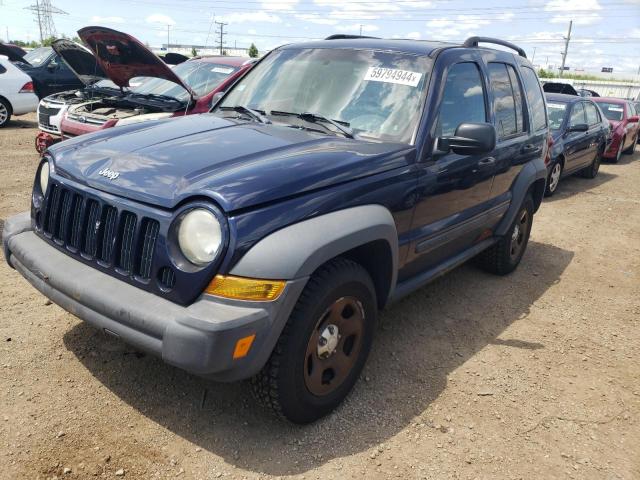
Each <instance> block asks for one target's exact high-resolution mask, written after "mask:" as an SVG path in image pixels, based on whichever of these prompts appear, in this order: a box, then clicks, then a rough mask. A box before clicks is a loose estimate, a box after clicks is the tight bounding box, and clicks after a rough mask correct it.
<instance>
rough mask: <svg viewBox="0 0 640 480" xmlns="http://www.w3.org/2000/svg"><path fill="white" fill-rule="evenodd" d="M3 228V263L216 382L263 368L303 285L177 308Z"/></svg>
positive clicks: (78, 311) (73, 308)
mask: <svg viewBox="0 0 640 480" xmlns="http://www.w3.org/2000/svg"><path fill="white" fill-rule="evenodd" d="M14 219H15V221H18V219H17V218H15V217H14V218H12V219H9V220H8V221H7V223H13V222H14ZM10 227H11V226H10ZM4 233H5V235H3V237H4V249H5V252H7V253H8V255H7V259H8V261H9V263H10V265H12V266H13V267H14V268H15V269H16V270H18V271H19V272H20V273H21V274H22V275H23V276H24V277H25V278H26V279H27V280H28V281H29V282H30V283H31V284H32V285H33V286H34V287H36V288H37V289H38V290H39V291H40V292H42V293H43V294H44V295H46V296H47V297H49V298H50V299H51V300H52V301H54V302H55V303H57V304H58V305H60V306H61V307H63V308H64V309H65V310H67V311H69V312H71V313H72V314H74V315H76V316H78V317H79V318H81V319H83V320H85V321H87V322H88V323H91V324H92V325H94V326H96V327H98V328H100V329H107V330H109V331H110V332H113V333H115V334H116V335H118V336H120V337H121V338H122V339H123V340H125V341H126V342H128V343H130V344H132V345H134V346H136V347H138V348H140V349H142V350H145V351H148V352H150V353H153V354H155V355H158V356H161V357H162V359H163V360H164V361H166V362H167V363H170V364H172V365H175V366H178V367H180V368H183V369H185V370H188V371H190V372H193V373H196V374H199V375H202V376H206V377H210V378H215V379H220V380H236V379H239V378H245V377H247V376H250V375H252V374H254V373H256V372H257V371H258V370H259V369H260V368H261V367H262V365H263V364H264V362H265V361H266V360H267V358H268V356H269V354H270V352H271V349H272V348H273V345H275V341H276V340H277V337H278V336H279V334H280V331H281V330H282V328H283V327H284V324H285V323H286V319H287V318H288V316H289V313H290V312H291V309H292V308H293V305H294V304H295V302H296V300H297V298H298V296H299V294H300V292H301V290H302V288H303V287H304V285H305V283H306V278H305V279H300V280H295V281H292V282H289V283H288V284H287V287H286V288H285V291H284V292H283V294H282V295H281V296H280V298H279V299H278V300H276V301H273V302H239V301H230V300H225V299H218V298H215V297H210V296H202V297H201V298H200V299H199V300H197V301H196V302H194V303H193V304H192V305H190V306H188V307H183V306H181V305H177V304H175V303H173V302H170V301H168V300H165V299H163V298H161V297H158V296H157V295H154V294H152V293H149V292H146V291H144V290H141V289H139V288H136V287H134V286H132V285H129V284H127V283H125V282H122V281H120V280H118V279H117V278H114V277H112V276H110V275H107V274H105V273H103V272H101V271H99V270H96V269H93V268H91V267H89V266H87V265H85V264H83V263H81V262H78V261H76V260H75V259H73V258H71V257H70V256H68V255H65V254H64V253H62V252H60V251H59V250H57V249H55V248H54V247H52V246H51V245H49V244H48V243H47V242H46V241H44V240H43V239H41V238H40V237H38V236H37V235H36V234H35V233H34V232H33V231H22V232H20V233H16V232H13V233H12V234H11V235H7V232H6V231H5V232H4ZM253 333H255V334H256V339H255V341H254V344H253V347H252V349H251V351H250V354H249V355H248V356H247V357H246V358H244V359H241V360H235V361H234V360H233V358H232V357H233V349H234V347H235V343H236V341H237V340H238V339H239V338H241V337H243V336H246V335H250V334H253Z"/></svg>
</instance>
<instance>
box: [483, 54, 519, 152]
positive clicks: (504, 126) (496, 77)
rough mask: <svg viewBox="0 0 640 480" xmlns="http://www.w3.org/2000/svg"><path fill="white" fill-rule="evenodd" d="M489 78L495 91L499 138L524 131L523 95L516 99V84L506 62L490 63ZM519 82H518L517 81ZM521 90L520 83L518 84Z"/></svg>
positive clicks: (494, 101) (494, 98)
mask: <svg viewBox="0 0 640 480" xmlns="http://www.w3.org/2000/svg"><path fill="white" fill-rule="evenodd" d="M489 79H490V80H491V90H492V91H493V110H494V112H495V116H496V130H497V131H498V138H499V139H501V140H502V139H505V138H509V137H511V136H514V135H517V134H518V133H520V132H522V131H523V125H522V119H523V118H522V97H521V95H520V96H519V97H518V98H519V99H520V102H518V100H517V99H516V93H514V86H513V85H512V83H511V78H510V76H509V72H508V70H507V65H506V64H504V63H489ZM516 83H517V82H516ZM517 88H518V90H519V88H520V87H519V85H517Z"/></svg>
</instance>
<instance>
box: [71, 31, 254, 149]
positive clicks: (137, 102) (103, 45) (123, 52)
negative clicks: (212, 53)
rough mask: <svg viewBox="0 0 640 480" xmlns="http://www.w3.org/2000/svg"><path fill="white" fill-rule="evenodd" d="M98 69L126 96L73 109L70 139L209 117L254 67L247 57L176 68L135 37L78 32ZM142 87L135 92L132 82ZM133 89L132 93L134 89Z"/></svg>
mask: <svg viewBox="0 0 640 480" xmlns="http://www.w3.org/2000/svg"><path fill="white" fill-rule="evenodd" d="M78 35H79V36H80V38H81V39H82V41H83V42H84V43H85V44H86V45H87V46H88V47H89V48H90V49H91V51H92V52H93V54H94V55H95V58H96V60H97V63H98V65H99V66H100V67H101V69H102V70H103V71H104V72H105V74H106V75H107V76H108V77H109V78H110V79H111V81H113V83H114V84H115V85H117V86H118V87H119V88H122V89H124V88H129V91H128V92H127V94H126V95H124V96H118V97H106V98H102V99H99V100H95V101H87V102H83V103H80V104H77V105H73V106H72V107H70V108H69V109H68V110H67V112H66V114H65V115H64V117H63V119H62V122H61V126H60V128H61V133H62V136H63V137H64V138H70V137H75V136H78V135H82V134H85V133H90V132H94V131H96V130H102V129H105V128H110V127H113V126H122V125H127V124H131V123H138V122H143V121H148V120H158V119H161V118H169V117H176V116H181V115H187V114H192V113H203V112H207V111H208V110H209V109H210V108H211V105H212V99H213V97H214V95H215V94H216V93H218V92H221V91H224V90H225V89H226V88H227V87H228V86H229V85H231V84H232V83H233V82H235V80H236V79H237V78H239V77H240V76H242V75H243V74H244V73H245V72H246V71H247V70H248V69H249V68H250V67H251V65H252V64H253V61H252V60H251V59H247V58H242V57H227V56H219V57H195V58H192V59H190V60H188V61H185V62H182V63H180V64H178V65H176V66H175V67H173V68H170V67H169V66H168V65H167V64H166V63H165V62H164V61H162V60H161V59H160V58H159V57H158V56H157V55H155V54H154V53H152V52H151V51H150V50H149V49H148V48H147V47H146V46H145V45H143V44H142V43H141V42H140V41H138V40H137V39H135V38H133V37H132V36H130V35H128V34H126V33H123V32H119V31H116V30H112V29H108V28H104V27H86V28H83V29H81V30H79V31H78ZM141 80H144V81H143V82H142V83H141V84H140V85H138V86H135V87H132V82H135V81H137V82H138V83H140V81H141ZM130 87H132V88H130Z"/></svg>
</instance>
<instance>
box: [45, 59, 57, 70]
mask: <svg viewBox="0 0 640 480" xmlns="http://www.w3.org/2000/svg"><path fill="white" fill-rule="evenodd" d="M57 69H58V62H56V61H55V60H51V61H50V62H49V64H48V65H47V70H49V71H50V72H53V71H55V70H57Z"/></svg>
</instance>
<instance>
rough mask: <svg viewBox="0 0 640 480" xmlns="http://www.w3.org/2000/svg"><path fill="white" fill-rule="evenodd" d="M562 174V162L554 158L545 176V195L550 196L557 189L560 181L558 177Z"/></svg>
mask: <svg viewBox="0 0 640 480" xmlns="http://www.w3.org/2000/svg"><path fill="white" fill-rule="evenodd" d="M561 176H562V163H561V162H560V160H555V161H554V162H553V164H552V165H551V169H550V170H549V176H548V177H547V188H546V190H545V192H544V195H545V196H546V197H550V196H552V195H553V194H554V193H555V191H556V190H557V189H558V184H559V183H560V177H561Z"/></svg>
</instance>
